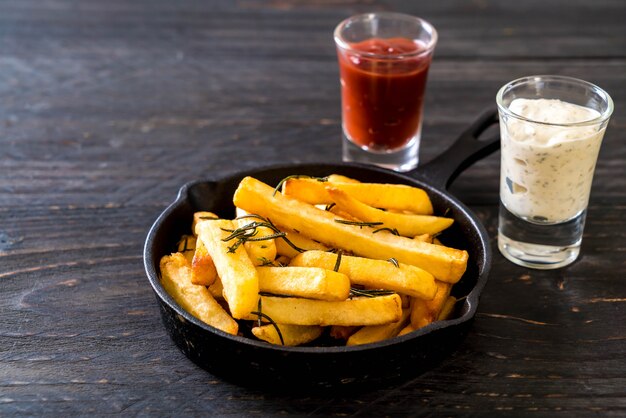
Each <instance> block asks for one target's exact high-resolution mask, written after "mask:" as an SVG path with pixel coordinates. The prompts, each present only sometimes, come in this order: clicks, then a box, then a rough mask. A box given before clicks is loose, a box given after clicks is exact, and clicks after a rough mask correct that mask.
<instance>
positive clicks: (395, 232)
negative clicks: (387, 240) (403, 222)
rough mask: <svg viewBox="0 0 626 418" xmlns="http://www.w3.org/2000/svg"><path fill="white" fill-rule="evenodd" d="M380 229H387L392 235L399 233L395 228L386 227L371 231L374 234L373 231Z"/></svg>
mask: <svg viewBox="0 0 626 418" xmlns="http://www.w3.org/2000/svg"><path fill="white" fill-rule="evenodd" d="M380 231H388V232H391V233H392V234H394V235H400V233H399V232H398V230H397V229H396V228H387V227H384V228H378V229H375V230H374V231H373V232H372V233H373V234H375V233H377V232H380Z"/></svg>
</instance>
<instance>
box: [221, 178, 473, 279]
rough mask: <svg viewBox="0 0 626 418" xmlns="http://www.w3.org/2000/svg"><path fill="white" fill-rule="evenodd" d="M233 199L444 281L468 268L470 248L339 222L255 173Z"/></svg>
mask: <svg viewBox="0 0 626 418" xmlns="http://www.w3.org/2000/svg"><path fill="white" fill-rule="evenodd" d="M233 202H234V203H235V206H237V207H241V208H243V209H244V210H246V211H248V212H253V213H256V214H259V215H262V216H264V217H266V218H269V219H273V220H274V222H276V223H277V224H279V225H284V224H287V225H289V226H290V227H291V228H292V229H295V230H297V231H299V232H300V233H302V234H304V235H306V236H308V237H310V238H312V239H314V240H317V241H320V242H322V243H324V244H326V245H328V246H330V247H333V248H340V249H343V250H347V251H351V252H353V253H355V254H357V255H360V256H364V257H368V258H375V259H379V260H380V259H382V260H387V259H390V258H394V259H396V260H398V261H399V262H402V263H406V264H411V265H414V266H417V267H420V268H422V269H424V270H426V271H428V272H430V273H431V274H433V275H434V276H435V277H436V278H437V279H439V280H441V281H445V282H449V283H456V282H457V281H459V280H460V278H461V276H462V275H463V273H464V272H465V269H466V268H467V260H468V254H467V251H464V250H457V249H454V248H449V247H444V246H440V245H434V244H428V243H425V242H419V241H415V240H412V239H410V238H405V237H401V236H396V235H393V234H388V233H378V234H376V233H374V232H373V229H371V228H364V227H362V226H357V225H349V224H344V223H339V222H336V220H338V219H337V217H336V216H335V215H333V214H331V213H328V212H326V211H323V210H319V209H317V208H315V207H314V206H311V205H308V204H306V203H304V202H301V201H299V200H297V199H294V198H290V197H287V196H283V195H282V194H281V193H274V190H273V189H272V188H271V187H270V186H268V185H267V184H265V183H262V182H260V181H259V180H256V179H254V178H252V177H246V178H244V179H243V180H242V181H241V183H239V187H238V188H237V190H236V191H235V195H234V197H233ZM339 221H342V220H341V219H339Z"/></svg>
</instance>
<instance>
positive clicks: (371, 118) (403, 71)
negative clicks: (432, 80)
mask: <svg viewBox="0 0 626 418" xmlns="http://www.w3.org/2000/svg"><path fill="white" fill-rule="evenodd" d="M350 47H351V48H352V50H353V51H342V50H340V51H339V71H340V75H341V86H342V87H341V98H342V113H343V117H342V120H343V126H344V130H345V131H346V133H347V134H348V136H349V137H350V139H351V140H352V141H353V142H355V143H356V144H358V145H360V146H366V147H369V148H372V149H374V150H392V149H396V148H400V147H402V146H404V145H406V144H407V143H408V142H409V141H410V140H411V139H412V138H413V137H414V136H415V135H416V134H417V132H418V129H419V127H420V124H421V113H422V105H423V99H424V89H425V86H426V76H427V74H428V67H429V65H430V61H431V58H432V53H430V52H426V50H425V48H424V46H423V45H421V44H420V43H416V42H415V41H413V40H411V39H407V38H389V39H381V38H371V39H367V40H365V41H362V42H358V43H353V44H350ZM422 50H423V51H424V52H426V53H424V54H419V52H420V51H422ZM354 51H358V52H354ZM360 53H371V54H376V56H367V55H363V54H360ZM416 53H417V54H416ZM404 54H411V56H410V57H405V58H403V59H402V60H400V59H399V56H400V55H404Z"/></svg>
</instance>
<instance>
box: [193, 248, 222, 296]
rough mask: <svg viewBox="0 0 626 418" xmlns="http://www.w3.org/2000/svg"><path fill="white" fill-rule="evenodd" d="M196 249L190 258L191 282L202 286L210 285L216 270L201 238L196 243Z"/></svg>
mask: <svg viewBox="0 0 626 418" xmlns="http://www.w3.org/2000/svg"><path fill="white" fill-rule="evenodd" d="M196 244H197V245H196V250H195V252H194V254H193V258H192V260H191V282H192V283H193V284H198V285H202V286H211V285H212V284H213V282H215V279H217V270H216V269H215V264H213V259H212V258H211V256H210V255H209V252H208V251H207V249H206V247H205V245H204V243H203V242H202V240H198V242H197V243H196Z"/></svg>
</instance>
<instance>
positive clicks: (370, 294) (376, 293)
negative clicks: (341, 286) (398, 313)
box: [350, 287, 396, 298]
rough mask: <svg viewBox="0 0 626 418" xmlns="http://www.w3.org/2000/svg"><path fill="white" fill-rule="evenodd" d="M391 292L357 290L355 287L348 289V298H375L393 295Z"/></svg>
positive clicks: (383, 290)
mask: <svg viewBox="0 0 626 418" xmlns="http://www.w3.org/2000/svg"><path fill="white" fill-rule="evenodd" d="M394 293H396V292H394V291H393V290H385V289H357V288H355V287H351V288H350V297H355V296H364V297H366V298H375V297H377V296H386V295H393V294H394Z"/></svg>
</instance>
